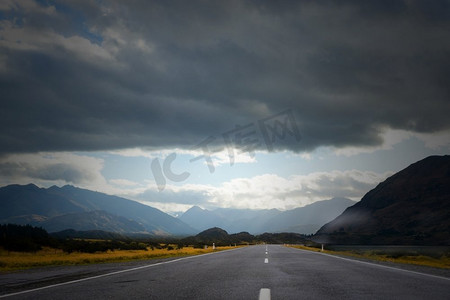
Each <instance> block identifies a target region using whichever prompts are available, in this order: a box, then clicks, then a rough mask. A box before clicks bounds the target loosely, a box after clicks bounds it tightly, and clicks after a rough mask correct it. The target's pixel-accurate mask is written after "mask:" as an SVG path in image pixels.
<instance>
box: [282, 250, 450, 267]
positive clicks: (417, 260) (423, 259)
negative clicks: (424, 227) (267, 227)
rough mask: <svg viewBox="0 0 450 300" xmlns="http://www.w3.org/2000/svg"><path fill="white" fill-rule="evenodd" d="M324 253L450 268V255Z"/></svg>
mask: <svg viewBox="0 0 450 300" xmlns="http://www.w3.org/2000/svg"><path fill="white" fill-rule="evenodd" d="M288 246H289V247H292V248H297V249H303V250H308V251H315V252H321V251H320V249H318V248H313V247H306V246H298V245H288ZM323 253H327V254H335V255H345V256H351V257H357V258H367V259H372V260H378V261H388V262H394V263H401V264H413V265H420V266H428V267H435V268H443V269H450V257H449V256H442V257H440V258H434V257H430V256H425V255H414V256H412V255H404V256H399V257H391V256H390V255H388V254H376V253H373V251H366V252H363V253H360V252H359V253H355V252H352V251H331V250H324V251H323Z"/></svg>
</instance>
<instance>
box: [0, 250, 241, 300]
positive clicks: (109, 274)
mask: <svg viewBox="0 0 450 300" xmlns="http://www.w3.org/2000/svg"><path fill="white" fill-rule="evenodd" d="M239 249H245V248H236V249H229V250H222V251H218V252H211V253H205V254H199V255H193V256H187V257H182V258H177V259H174V260H169V261H163V262H159V263H155V264H150V265H144V266H140V267H136V268H131V269H125V270H120V271H116V272H111V273H106V274H101V275H96V276H92V277H86V278H81V279H77V280H72V281H67V282H61V283H57V284H52V285H47V286H43V287H39V288H35V289H31V290H25V291H21V292H16V293H11V294H5V295H0V298H6V297H12V296H16V295H22V294H26V293H31V292H37V291H41V290H46V289H50V288H54V287H58V286H63V285H69V284H74V283H78V282H83V281H88V280H92V279H97V278H102V277H107V276H112V275H116V274H121V273H126V272H131V271H136V270H140V269H146V268H151V267H156V266H160V265H165V264H171V263H174V262H179V261H182V260H187V259H193V258H197V257H201V256H206V255H211V254H219V253H224V252H229V251H234V250H239Z"/></svg>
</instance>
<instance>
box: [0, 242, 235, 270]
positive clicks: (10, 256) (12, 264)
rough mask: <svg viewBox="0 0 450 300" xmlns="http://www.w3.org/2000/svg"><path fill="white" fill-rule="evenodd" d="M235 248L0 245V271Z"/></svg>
mask: <svg viewBox="0 0 450 300" xmlns="http://www.w3.org/2000/svg"><path fill="white" fill-rule="evenodd" d="M233 248H234V247H216V249H215V250H213V249H212V248H211V247H208V249H198V248H193V247H184V248H183V249H178V250H167V249H154V250H151V249H150V248H149V249H147V250H115V251H108V252H102V253H79V252H73V253H70V254H68V253H65V252H63V251H62V250H59V249H52V248H43V249H42V250H40V251H37V252H35V253H30V252H25V253H24V252H9V251H5V250H3V249H1V248H0V272H9V271H15V270H23V269H29V268H35V267H43V266H56V265H84V264H94V263H106V262H124V261H132V260H147V259H155V258H167V257H178V256H188V255H198V254H204V253H210V252H216V251H221V250H227V249H233Z"/></svg>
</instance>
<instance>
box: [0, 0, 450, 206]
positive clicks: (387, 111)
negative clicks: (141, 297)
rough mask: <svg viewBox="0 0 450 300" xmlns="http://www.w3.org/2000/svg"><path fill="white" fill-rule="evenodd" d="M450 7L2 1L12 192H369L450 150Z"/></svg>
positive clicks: (203, 195) (243, 198)
mask: <svg viewBox="0 0 450 300" xmlns="http://www.w3.org/2000/svg"><path fill="white" fill-rule="evenodd" d="M449 37H450V2H449V1H439V0H435V1H414V0H411V1H395V0H392V1H357V0H355V1H285V2H279V1H31V0H22V1H10V0H3V1H1V2H0V99H1V100H0V101H1V104H0V105H1V110H0V143H1V144H0V146H1V147H0V168H1V169H0V185H1V186H4V185H7V184H11V183H20V184H24V183H30V182H32V183H35V184H37V185H39V186H42V187H48V186H51V185H53V184H56V185H64V184H72V185H75V186H79V187H83V188H89V189H92V190H98V191H102V192H107V193H110V194H117V195H122V196H125V197H128V198H131V199H135V200H138V201H140V202H143V203H146V204H149V205H152V206H155V207H158V208H160V209H163V210H164V211H167V212H171V213H177V212H180V211H184V210H186V209H188V208H189V207H191V206H192V205H200V206H202V207H204V208H212V207H239V208H278V209H290V208H293V207H298V206H303V205H306V204H308V203H312V202H314V201H318V200H324V199H329V198H331V197H335V196H339V197H349V198H351V199H353V200H359V199H360V198H361V197H362V196H363V195H364V194H365V193H366V192H367V191H369V190H370V189H371V188H373V187H374V186H375V185H376V184H377V183H379V182H380V181H382V180H384V179H385V178H386V177H387V176H389V175H391V174H393V173H394V172H397V171H399V170H401V169H402V168H404V167H406V166H408V165H409V164H411V163H413V162H415V161H417V160H419V159H422V158H424V157H426V156H429V155H436V154H438V155H442V154H448V153H449V152H450V117H449V114H450V100H449V99H450V89H449V87H450V38H449Z"/></svg>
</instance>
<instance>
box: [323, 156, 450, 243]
mask: <svg viewBox="0 0 450 300" xmlns="http://www.w3.org/2000/svg"><path fill="white" fill-rule="evenodd" d="M314 239H315V240H316V241H319V242H325V243H334V244H385V245H386V244H406V245H414V244H418V245H450V156H449V155H445V156H430V157H427V158H425V159H423V160H421V161H418V162H416V163H414V164H412V165H410V166H409V167H407V168H405V169H404V170H402V171H400V172H398V173H396V174H394V175H393V176H391V177H389V178H388V179H386V180H385V181H384V182H382V183H380V184H378V186H377V187H375V188H374V189H373V190H371V191H369V192H368V193H367V194H366V195H365V196H364V197H363V198H362V199H361V201H360V202H358V203H356V204H355V205H353V206H351V207H349V208H347V209H346V210H345V211H344V212H343V213H342V214H341V215H340V216H338V217H337V218H336V219H334V220H333V221H331V222H329V223H327V224H325V225H324V226H323V227H322V228H321V229H320V230H319V231H318V232H317V234H316V235H315V237H314Z"/></svg>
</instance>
